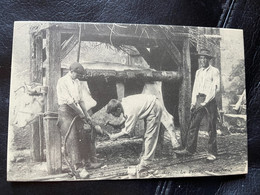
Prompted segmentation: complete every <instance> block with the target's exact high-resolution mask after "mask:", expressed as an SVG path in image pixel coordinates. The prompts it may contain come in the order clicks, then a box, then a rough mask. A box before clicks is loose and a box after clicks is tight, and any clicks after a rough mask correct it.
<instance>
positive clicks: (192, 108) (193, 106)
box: [190, 104, 195, 112]
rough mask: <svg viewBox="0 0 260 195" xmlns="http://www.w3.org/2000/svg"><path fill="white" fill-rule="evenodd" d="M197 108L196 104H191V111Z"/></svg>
mask: <svg viewBox="0 0 260 195" xmlns="http://www.w3.org/2000/svg"><path fill="white" fill-rule="evenodd" d="M194 110H195V105H193V104H191V106H190V111H191V112H193V111H194Z"/></svg>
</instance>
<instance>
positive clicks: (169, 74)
mask: <svg viewBox="0 0 260 195" xmlns="http://www.w3.org/2000/svg"><path fill="white" fill-rule="evenodd" d="M88 78H105V79H108V80H109V79H111V80H116V81H124V80H126V79H138V80H143V81H173V80H175V81H178V80H179V79H180V78H181V75H180V74H179V73H178V72H175V71H152V70H150V69H147V70H124V71H116V70H99V69H87V70H86V73H85V74H84V75H81V77H80V78H79V80H81V81H87V80H88Z"/></svg>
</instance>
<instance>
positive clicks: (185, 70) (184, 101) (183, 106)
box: [179, 38, 191, 146]
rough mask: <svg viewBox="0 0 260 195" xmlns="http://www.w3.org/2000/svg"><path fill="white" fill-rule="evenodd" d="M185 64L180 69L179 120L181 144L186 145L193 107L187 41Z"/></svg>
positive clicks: (184, 50) (184, 52) (187, 45)
mask: <svg viewBox="0 0 260 195" xmlns="http://www.w3.org/2000/svg"><path fill="white" fill-rule="evenodd" d="M182 52H183V62H182V66H180V67H179V73H180V74H182V76H183V77H182V78H183V79H182V82H181V84H180V90H179V120H180V126H181V144H182V146H185V145H186V137H187V129H188V127H189V124H190V105H191V60H190V42H189V39H188V38H187V39H185V40H184V42H183V51H182Z"/></svg>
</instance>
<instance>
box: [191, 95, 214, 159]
mask: <svg viewBox="0 0 260 195" xmlns="http://www.w3.org/2000/svg"><path fill="white" fill-rule="evenodd" d="M204 116H206V119H207V126H208V134H209V141H208V152H209V153H210V154H213V155H217V132H216V123H217V104H216V100H215V99H213V100H212V101H210V102H208V103H207V105H206V106H205V107H202V108H198V109H196V110H195V111H194V112H193V113H192V116H191V123H190V126H189V129H188V134H187V145H186V149H187V150H188V151H189V152H191V153H195V152H196V149H197V140H198V133H199V128H200V124H201V121H202V119H203V117H204Z"/></svg>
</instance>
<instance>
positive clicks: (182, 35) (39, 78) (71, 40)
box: [30, 23, 221, 174]
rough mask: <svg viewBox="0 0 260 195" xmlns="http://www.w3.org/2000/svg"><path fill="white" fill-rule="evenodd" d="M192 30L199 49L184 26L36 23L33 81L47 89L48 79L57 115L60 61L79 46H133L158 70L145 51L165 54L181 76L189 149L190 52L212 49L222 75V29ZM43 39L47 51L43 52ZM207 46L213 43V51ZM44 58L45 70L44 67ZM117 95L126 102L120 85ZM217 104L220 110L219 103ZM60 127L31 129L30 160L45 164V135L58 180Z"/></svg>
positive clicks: (48, 108) (49, 108)
mask: <svg viewBox="0 0 260 195" xmlns="http://www.w3.org/2000/svg"><path fill="white" fill-rule="evenodd" d="M190 28H194V29H196V30H197V31H196V32H197V34H196V37H198V40H197V41H196V42H195V44H196V45H195V46H194V41H192V40H193V38H194V37H192V33H191V32H190V31H189V28H187V27H181V26H159V25H158V26H155V25H137V24H128V25H126V24H93V23H88V24H83V23H82V24H80V23H79V24H78V23H48V26H47V27H46V25H44V28H41V25H39V24H37V23H36V25H34V26H32V27H31V30H30V69H31V71H30V72H31V76H30V80H31V82H37V83H42V84H43V75H45V79H46V82H45V85H46V86H48V92H47V94H45V95H46V102H45V108H44V109H45V113H55V112H57V110H58V102H57V94H56V84H57V81H58V79H59V78H60V77H61V60H62V59H64V58H65V57H66V56H67V55H68V54H69V53H70V51H71V50H72V49H73V48H74V47H75V46H76V45H80V42H81V41H95V42H102V43H108V44H112V45H114V46H118V45H122V44H124V45H131V46H134V47H136V48H137V50H138V51H139V53H140V54H141V55H142V57H143V58H144V59H145V60H146V61H147V63H148V64H149V65H150V66H151V67H152V68H154V69H156V70H159V69H161V67H160V68H159V67H157V65H156V64H154V63H153V61H152V60H151V59H152V56H151V52H149V50H148V49H147V48H152V47H159V48H162V49H164V50H165V51H166V52H167V53H168V54H169V55H170V56H171V60H172V63H173V64H175V65H177V67H178V68H177V72H178V74H179V75H180V77H181V80H180V82H178V83H179V85H180V87H179V89H180V90H179V103H178V106H179V107H178V113H179V122H180V130H181V141H182V144H183V145H185V140H186V130H187V128H188V124H189V118H190V104H191V93H192V79H191V78H192V70H191V49H190V48H191V47H195V48H196V50H200V48H202V47H205V46H206V47H210V49H211V50H212V51H213V53H214V55H215V56H216V58H215V62H214V64H215V66H216V67H217V68H218V69H219V70H220V71H221V68H220V35H219V29H213V28H197V27H190ZM194 29H193V30H194ZM79 35H80V37H79ZM199 36H203V37H202V38H200V37H199ZM44 39H45V41H46V48H43V41H44ZM207 40H210V41H212V42H214V44H213V46H212V45H211V42H210V41H207ZM192 44H193V45H192ZM43 51H44V52H43ZM46 56H47V58H46ZM45 58H46V60H47V63H46V64H47V66H46V67H43V61H44V60H45ZM77 59H79V56H77ZM117 89H118V90H117V92H118V98H119V99H121V98H122V97H123V96H124V93H123V91H124V84H123V83H122V82H121V81H119V82H118V84H117ZM218 102H219V104H220V105H221V98H220V100H219V101H218ZM56 122H57V121H56V118H55V117H46V118H43V119H42V120H39V122H36V123H35V124H33V125H32V137H33V139H32V146H31V150H32V158H33V160H35V161H42V160H43V158H44V157H43V147H44V146H43V141H42V139H43V135H42V134H43V129H44V136H45V141H46V142H45V143H46V160H47V170H48V173H49V174H59V173H61V171H62V156H61V135H60V132H59V130H58V128H57V126H56ZM43 124H44V125H43ZM39 143H40V144H39Z"/></svg>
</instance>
